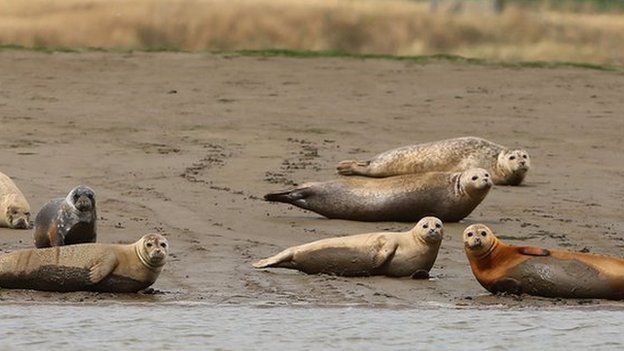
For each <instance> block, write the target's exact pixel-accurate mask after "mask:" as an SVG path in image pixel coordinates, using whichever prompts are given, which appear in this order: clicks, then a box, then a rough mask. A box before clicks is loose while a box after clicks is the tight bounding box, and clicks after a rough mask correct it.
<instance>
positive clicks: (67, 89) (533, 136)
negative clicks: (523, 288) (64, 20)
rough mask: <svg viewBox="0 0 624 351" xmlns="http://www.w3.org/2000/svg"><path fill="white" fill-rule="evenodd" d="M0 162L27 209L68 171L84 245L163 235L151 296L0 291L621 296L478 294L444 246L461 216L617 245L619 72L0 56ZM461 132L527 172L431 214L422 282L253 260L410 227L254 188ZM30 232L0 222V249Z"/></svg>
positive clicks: (453, 244)
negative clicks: (438, 233) (326, 211)
mask: <svg viewBox="0 0 624 351" xmlns="http://www.w3.org/2000/svg"><path fill="white" fill-rule="evenodd" d="M0 73H1V74H0V171H2V172H4V173H7V174H8V175H10V176H12V177H13V178H14V179H15V181H16V182H17V184H18V185H19V186H20V187H21V189H22V191H23V192H24V193H25V195H26V196H27V198H28V199H29V201H30V204H31V206H32V208H33V212H36V211H37V210H38V209H39V208H41V206H42V205H43V204H44V203H45V202H46V201H48V200H49V199H51V198H54V197H60V196H64V195H65V194H66V193H67V192H68V191H69V190H70V189H71V188H72V187H73V186H75V185H77V184H81V183H82V184H87V185H89V186H92V187H93V188H94V189H95V190H96V192H97V199H98V212H99V216H100V220H99V223H98V226H99V236H98V239H99V240H100V241H101V242H108V243H116V242H123V243H126V242H133V241H135V240H137V239H138V238H139V237H140V236H141V235H143V234H145V233H147V232H154V231H155V232H162V233H165V234H166V235H167V237H168V238H169V240H170V242H171V246H172V255H171V256H172V257H171V260H170V261H169V263H168V264H167V265H166V266H165V269H164V272H163V273H162V275H161V277H160V279H159V280H158V281H157V282H156V284H155V285H154V286H153V287H154V289H155V292H154V294H138V295H115V294H97V293H71V294H57V293H48V292H32V291H8V290H2V291H0V301H4V302H12V303H22V302H29V301H37V302H58V301H63V302H72V303H73V302H95V303H107V302H110V301H118V300H127V301H136V302H140V301H146V302H147V301H205V302H210V303H262V304H297V303H310V304H318V305H336V304H338V305H347V304H365V305H382V306H387V305H390V306H405V305H419V304H422V303H424V302H426V303H429V304H431V303H440V304H451V305H467V306H483V305H494V306H518V305H520V306H553V305H554V306H560V305H578V304H579V303H582V304H586V303H591V304H601V305H604V307H622V306H624V305H622V303H618V302H605V301H578V300H567V301H563V300H556V299H539V298H523V299H514V298H510V297H495V296H490V295H489V294H488V293H487V292H486V291H485V290H484V289H483V288H482V287H481V286H480V285H479V284H478V283H477V281H476V280H475V279H474V278H473V276H472V274H471V272H470V269H469V266H468V263H467V260H466V258H465V255H464V252H463V247H462V243H461V232H462V231H463V229H464V228H465V227H466V226H467V225H469V224H472V223H478V222H480V223H486V224H488V225H490V226H492V227H493V228H494V229H495V231H496V232H497V233H498V235H499V236H500V237H502V238H503V239H504V240H505V241H506V242H508V243H510V244H516V245H520V244H530V245H538V246H543V247H550V248H562V249H567V250H589V251H590V252H595V253H604V254H610V255H614V256H619V257H622V255H623V254H622V252H623V248H624V213H623V212H622V200H623V199H624V183H623V182H622V179H624V141H623V139H624V99H622V96H624V75H623V74H622V73H613V72H601V71H593V70H583V69H563V68H562V69H552V70H547V69H532V68H522V69H520V68H502V67H493V66H472V65H464V64H454V63H445V62H439V63H431V64H426V65H421V64H414V63H406V62H397V61H386V60H355V59H330V58H317V59H291V58H253V57H232V56H226V55H203V54H181V53H134V54H113V53H55V54H44V53H35V52H25V51H14V52H2V53H0ZM464 135H476V136H481V137H484V138H487V139H490V140H492V141H495V142H499V143H501V144H505V145H508V146H512V147H518V146H521V147H524V148H526V149H527V150H528V151H529V152H530V154H531V157H532V163H533V169H532V171H531V172H530V174H529V175H528V177H527V180H526V185H524V186H520V187H495V188H493V189H492V191H491V193H490V194H489V195H488V197H487V198H486V199H485V201H484V202H483V203H482V204H481V205H480V206H479V207H478V208H477V209H476V210H475V211H474V212H473V213H472V214H471V215H470V216H468V217H467V218H466V219H465V220H464V221H463V222H461V223H457V224H448V225H446V235H445V238H444V242H443V244H442V248H441V249H440V253H439V256H438V259H437V261H436V264H435V266H434V269H433V270H432V275H433V276H434V278H433V279H431V280H429V281H414V280H410V279H390V278H384V277H373V278H348V279H347V278H339V277H332V276H322V275H321V276H308V275H304V274H301V273H298V272H294V271H287V270H271V271H257V270H254V269H253V268H251V266H250V262H252V261H253V260H255V259H258V258H262V257H265V256H268V255H271V254H273V253H275V252H277V251H278V250H281V249H283V248H285V247H288V246H291V245H296V244H301V243H305V242H308V241H312V240H316V239H320V238H325V237H330V236H335V235H345V234H356V233H363V232H373V231H381V230H406V229H408V228H410V227H411V226H412V224H409V223H360V222H351V221H342V220H327V219H323V218H321V217H319V216H318V215H316V214H314V213H310V212H306V211H303V210H300V209H298V208H294V207H290V206H287V205H285V204H271V203H267V202H264V201H263V200H261V198H262V195H263V194H265V193H267V192H269V191H273V190H277V189H281V188H284V187H288V186H290V185H292V184H294V183H302V182H304V181H309V180H328V179H332V178H333V177H336V174H335V168H334V167H335V164H336V163H337V162H338V161H340V160H343V159H352V158H366V157H367V156H370V155H373V154H376V153H378V152H381V151H384V150H386V149H389V148H393V147H396V146H400V145H405V144H412V143H419V142H425V141H431V140H437V139H442V138H450V137H456V136H464ZM31 246H32V231H30V230H25V231H16V230H8V229H6V228H3V229H0V250H2V251H4V252H8V251H11V250H15V249H19V248H28V247H31Z"/></svg>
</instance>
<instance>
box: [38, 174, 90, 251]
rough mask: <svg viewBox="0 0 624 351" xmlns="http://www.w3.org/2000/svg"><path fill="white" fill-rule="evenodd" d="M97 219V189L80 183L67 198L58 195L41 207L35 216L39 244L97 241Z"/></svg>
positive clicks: (58, 244) (44, 245)
mask: <svg viewBox="0 0 624 351" xmlns="http://www.w3.org/2000/svg"><path fill="white" fill-rule="evenodd" d="M96 220H97V214H96V211H95V192H94V191H93V190H92V189H91V188H89V187H87V186H84V185H80V186H77V187H75V188H74V189H72V191H70V192H69V194H68V195H67V197H66V198H59V199H54V200H52V201H50V202H48V203H47V204H45V205H44V206H43V208H42V209H41V211H39V213H38V214H37V218H35V234H34V242H35V247H51V246H62V245H72V244H81V243H94V242H95V241H96V239H97V233H96Z"/></svg>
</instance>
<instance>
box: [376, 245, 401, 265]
mask: <svg viewBox="0 0 624 351" xmlns="http://www.w3.org/2000/svg"><path fill="white" fill-rule="evenodd" d="M378 245H381V247H380V248H379V251H377V253H376V254H375V257H374V258H373V269H375V268H380V267H381V266H383V265H384V264H385V263H386V262H388V261H389V260H390V259H391V258H392V256H394V253H395V252H396V249H397V248H398V247H399V245H397V243H396V242H394V241H388V240H387V239H385V238H380V239H379V242H378Z"/></svg>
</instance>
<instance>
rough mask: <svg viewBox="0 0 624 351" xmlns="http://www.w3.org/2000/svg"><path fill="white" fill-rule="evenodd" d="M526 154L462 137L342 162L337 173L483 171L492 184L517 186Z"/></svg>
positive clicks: (526, 164) (524, 168)
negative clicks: (368, 158)
mask: <svg viewBox="0 0 624 351" xmlns="http://www.w3.org/2000/svg"><path fill="white" fill-rule="evenodd" d="M530 163H531V160H530V157H529V154H528V153H527V152H526V151H525V150H522V149H517V150H511V149H508V148H506V147H504V146H502V145H498V144H496V143H493V142H491V141H488V140H485V139H482V138H477V137H462V138H455V139H447V140H441V141H436V142H430V143H424V144H417V145H410V146H404V147H400V148H397V149H393V150H389V151H386V152H383V153H381V154H379V155H377V156H375V157H373V158H371V159H370V160H368V161H342V162H340V163H339V164H338V167H337V169H338V173H340V174H342V175H363V176H368V177H389V176H395V175H399V174H409V173H423V172H432V171H441V172H462V171H465V170H467V169H470V168H484V169H486V170H487V171H488V172H490V174H491V175H492V180H493V182H494V184H498V185H519V184H520V183H522V181H523V180H524V178H525V176H526V173H527V171H528V170H529V168H530Z"/></svg>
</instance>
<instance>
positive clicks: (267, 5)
mask: <svg viewBox="0 0 624 351" xmlns="http://www.w3.org/2000/svg"><path fill="white" fill-rule="evenodd" d="M0 44H17V45H23V46H44V47H72V48H73V47H103V48H125V49H146V48H154V47H163V48H175V49H182V50H189V51H199V50H235V49H266V48H288V49H306V50H340V51H348V52H355V53H379V54H398V55H422V54H433V53H451V54H459V55H463V56H469V57H483V58H490V59H505V60H509V59H510V60H559V61H583V62H593V63H607V64H616V65H622V64H624V16H623V15H618V14H580V13H558V12H554V11H548V10H541V11H539V10H536V9H520V8H508V9H506V10H505V11H504V12H503V13H502V14H501V15H498V16H497V15H493V14H478V13H474V12H473V13H468V14H463V15H451V14H449V13H444V12H431V11H430V10H429V6H428V4H427V3H426V2H425V3H422V2H420V3H419V2H413V1H406V0H403V1H401V0H384V1H375V0H359V1H358V0H350V1H349V0H333V1H332V0H212V1H211V0H22V1H16V0H0Z"/></svg>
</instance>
